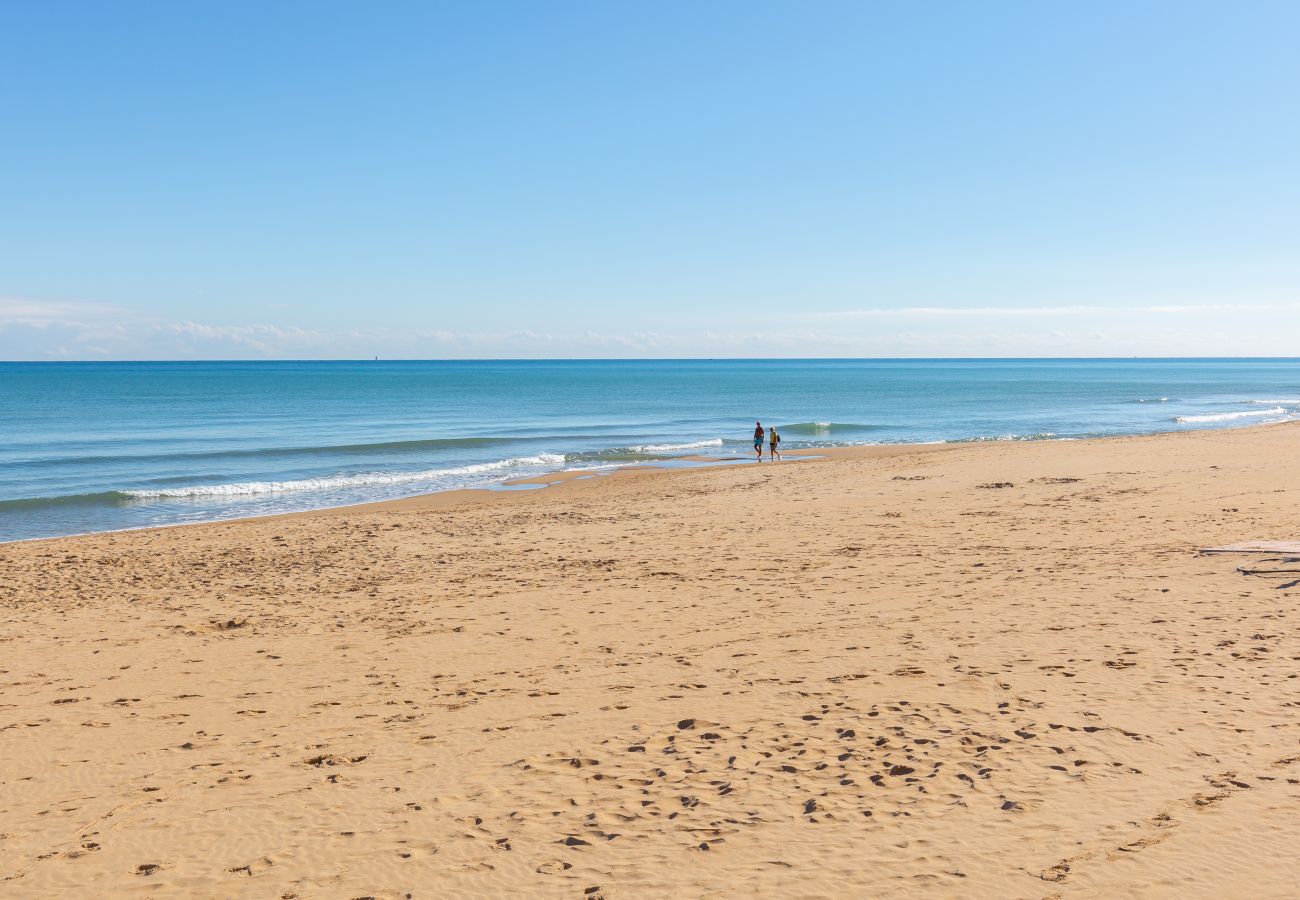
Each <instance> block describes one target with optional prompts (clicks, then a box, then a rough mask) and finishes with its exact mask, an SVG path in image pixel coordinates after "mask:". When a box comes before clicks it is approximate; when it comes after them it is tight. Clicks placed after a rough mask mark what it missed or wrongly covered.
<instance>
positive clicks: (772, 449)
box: [767, 425, 781, 462]
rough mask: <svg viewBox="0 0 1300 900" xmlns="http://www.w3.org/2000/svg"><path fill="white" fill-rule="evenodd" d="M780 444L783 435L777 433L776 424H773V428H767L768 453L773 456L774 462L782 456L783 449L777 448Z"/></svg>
mask: <svg viewBox="0 0 1300 900" xmlns="http://www.w3.org/2000/svg"><path fill="white" fill-rule="evenodd" d="M780 444H781V435H779V434H777V432H776V426H775V425H773V426H772V427H771V428H769V429H767V448H768V455H769V456H770V457H771V459H772V461H773V462H775V461H776V460H778V459H780V458H781V451H780V450H779V449H777V448H778V447H779V446H780Z"/></svg>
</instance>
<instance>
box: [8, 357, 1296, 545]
mask: <svg viewBox="0 0 1300 900" xmlns="http://www.w3.org/2000/svg"><path fill="white" fill-rule="evenodd" d="M1298 416H1300V360H1290V359H1258V360H906V361H903V360H725V361H626V362H623V361H620V362H612V361H585V360H584V361H554V362H552V361H538V362H532V361H530V362H418V361H412V362H177V363H0V423H3V424H0V434H3V440H2V441H0V540H15V539H22V538H33V537H45V536H53V535H61V534H75V533H81V532H88V531H102V530H109V529H118V528H134V527H142V526H150V525H166V524H176V523H181V522H195V521H204V520H211V519H221V518H232V517H240V516H253V515H264V514H268V513H276V512H285V511H291V510H301V509H310V508H315V507H323V506H336V505H342V504H348V503H359V502H364V501H369V500H377V499H385V498H391V497H399V496H406V495H410V494H417V493H424V492H428V491H437V490H448V489H453V488H459V487H474V486H484V485H488V484H492V483H499V482H500V481H502V480H504V479H507V478H517V477H522V476H528V475H535V474H540V473H543V472H549V471H555V470H562V469H576V468H583V469H586V468H606V467H614V466H617V465H620V464H626V463H628V462H634V461H645V460H654V459H659V458H663V457H671V456H680V455H683V454H698V453H704V454H708V455H714V456H719V457H728V456H732V457H743V456H745V455H748V453H749V450H750V435H751V433H752V430H753V425H754V421H755V419H761V420H762V421H763V422H764V424H769V423H774V424H776V425H777V426H778V427H779V428H780V430H781V432H782V434H783V436H784V438H785V443H784V446H785V447H787V448H790V449H794V448H799V447H822V446H835V445H844V444H869V443H896V442H922V441H967V440H1043V439H1068V438H1080V437H1090V436H1098V435H1113V434H1133V433H1141V432H1154V431H1173V430H1185V429H1194V428H1217V427H1227V426H1234V425H1247V424H1255V423H1261V422H1271V421H1281V420H1285V419H1291V418H1296V417H1298Z"/></svg>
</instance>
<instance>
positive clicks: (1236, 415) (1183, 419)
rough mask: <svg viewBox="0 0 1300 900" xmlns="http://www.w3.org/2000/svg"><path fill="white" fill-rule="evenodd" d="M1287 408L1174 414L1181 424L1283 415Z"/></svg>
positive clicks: (1176, 420) (1276, 407) (1175, 419)
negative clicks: (1184, 414) (1189, 414)
mask: <svg viewBox="0 0 1300 900" xmlns="http://www.w3.org/2000/svg"><path fill="white" fill-rule="evenodd" d="M1286 412H1287V411H1286V410H1285V409H1283V408H1282V407H1280V406H1274V407H1272V408H1271V409H1252V410H1246V411H1244V412H1225V413H1207V414H1206V415H1203V416H1174V421H1175V422H1177V423H1179V424H1180V425H1195V424H1197V423H1199V422H1231V421H1233V420H1234V419H1252V418H1255V417H1257V416H1282V415H1286Z"/></svg>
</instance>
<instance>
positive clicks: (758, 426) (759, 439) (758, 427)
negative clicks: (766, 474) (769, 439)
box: [754, 422, 763, 462]
mask: <svg viewBox="0 0 1300 900" xmlns="http://www.w3.org/2000/svg"><path fill="white" fill-rule="evenodd" d="M754 455H755V456H757V457H758V459H757V460H756V461H757V462H762V461H763V423H762V422H755V423H754Z"/></svg>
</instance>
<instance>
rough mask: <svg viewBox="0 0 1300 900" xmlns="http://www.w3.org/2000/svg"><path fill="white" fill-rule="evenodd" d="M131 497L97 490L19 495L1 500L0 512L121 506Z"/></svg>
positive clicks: (116, 492) (118, 492) (117, 492)
mask: <svg viewBox="0 0 1300 900" xmlns="http://www.w3.org/2000/svg"><path fill="white" fill-rule="evenodd" d="M130 501H131V498H130V497H128V496H127V495H126V494H125V493H123V492H122V491H95V492H92V493H89V494H61V495H58V496H54V497H19V498H17V499H14V500H0V512H4V511H6V510H22V509H33V508H37V507H42V506H120V505H122V504H124V503H129V502H130Z"/></svg>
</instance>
